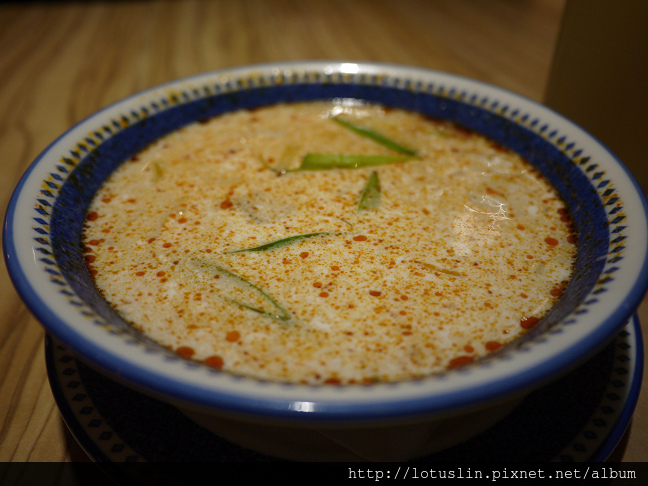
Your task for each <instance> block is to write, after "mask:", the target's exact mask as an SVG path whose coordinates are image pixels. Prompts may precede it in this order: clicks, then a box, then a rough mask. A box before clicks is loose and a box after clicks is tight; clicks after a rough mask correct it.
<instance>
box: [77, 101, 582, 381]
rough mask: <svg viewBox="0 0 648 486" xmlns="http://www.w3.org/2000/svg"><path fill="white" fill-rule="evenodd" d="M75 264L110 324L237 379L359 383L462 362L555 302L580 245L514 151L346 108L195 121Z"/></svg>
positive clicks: (109, 203) (135, 176)
mask: <svg viewBox="0 0 648 486" xmlns="http://www.w3.org/2000/svg"><path fill="white" fill-rule="evenodd" d="M83 245H84V252H85V259H86V264H87V267H88V270H89V272H90V274H91V275H92V277H93V279H94V281H95V283H96V285H97V287H98V288H99V290H100V291H101V292H102V294H103V296H104V297H105V298H106V300H107V301H108V302H109V303H110V304H111V305H112V306H113V307H114V308H115V310H116V311H117V312H118V313H119V314H120V315H121V316H123V318H124V319H125V320H126V321H128V322H130V323H131V324H132V325H133V326H134V327H135V328H137V329H138V330H139V331H141V332H142V333H144V334H146V335H147V336H149V337H151V338H152V339H153V340H155V341H157V342H159V343H161V344H162V345H164V346H167V347H168V348H170V349H173V350H175V351H176V352H178V353H179V354H181V355H183V356H185V357H188V358H191V359H195V360H198V361H201V362H204V363H206V364H208V365H210V366H213V367H216V368H219V369H222V370H226V371H228V372H231V373H235V374H241V375H247V376H252V377H256V378H260V379H268V380H278V381H287V382H298V383H312V384H319V383H346V384H348V383H372V382H384V381H398V380H405V379H411V378H416V377H421V376H426V375H429V374H432V373H437V372H440V371H443V370H446V369H448V368H452V367H456V366H461V365H465V364H467V363H470V362H471V361H473V360H475V359H478V358H480V357H483V356H485V355H487V354H488V353H490V352H493V351H495V350H497V349H498V348H500V347H502V346H504V345H506V344H507V343H510V342H512V341H513V340H515V339H516V338H518V337H519V336H521V335H522V334H523V333H525V332H526V331H528V329H530V328H532V327H533V326H534V325H536V323H537V322H538V321H539V319H541V318H542V317H543V316H544V315H545V314H546V313H547V312H548V311H549V310H550V309H551V307H552V306H553V305H554V304H555V303H556V302H557V300H558V299H559V298H560V295H561V293H562V291H563V289H564V288H565V286H566V285H567V283H568V282H569V279H570V277H571V274H572V270H573V265H574V259H575V254H576V236H575V235H574V234H573V229H572V225H571V223H570V219H569V214H568V213H567V210H566V207H565V204H564V202H563V201H562V200H561V198H560V197H559V196H558V194H557V193H556V192H555V190H554V189H553V187H552V186H551V185H550V184H549V183H548V182H547V181H546V180H545V179H544V178H543V177H542V176H541V175H540V174H539V173H538V172H537V171H536V170H535V169H534V168H533V167H532V166H531V165H530V164H528V163H527V162H526V161H524V160H523V159H522V158H520V157H519V156H518V155H517V154H515V153H514V152H512V151H510V150H508V149H506V148H504V147H502V146H500V145H498V144H496V143H494V142H493V141H491V140H489V139H487V138H484V137H482V136H481V135H478V134H476V133H472V132H469V131H466V130H465V129H463V128H461V127H459V126H456V125H454V124H452V123H449V122H446V121H439V120H433V119H429V118H427V117H425V116H422V115H420V114H417V113H413V112H408V111H404V110H400V109H391V108H387V107H383V106H377V105H371V104H365V103H361V102H359V101H356V100H337V101H336V102H324V101H322V102H307V103H293V104H278V105H274V106H269V107H263V108H259V109H255V110H240V111H236V112H232V113H227V114H224V115H221V116H218V117H214V118H211V119H209V120H204V121H201V122H196V123H193V124H191V125H188V126H186V127H184V128H182V129H180V130H178V131H176V132H173V133H171V134H169V135H167V136H165V137H164V138H162V139H160V140H158V141H156V142H155V143H154V144H152V145H151V146H149V147H147V148H146V149H145V150H143V151H142V152H141V153H138V154H137V155H135V156H133V157H132V158H131V159H130V160H129V161H126V162H124V163H123V164H122V165H121V166H120V167H119V168H118V169H117V170H116V171H115V172H114V173H113V174H112V175H111V176H110V178H109V179H108V180H106V182H105V183H104V184H103V186H102V187H101V188H100V190H99V191H98V193H97V195H96V197H95V199H94V200H93V202H92V204H91V207H90V208H89V211H88V214H87V218H86V223H85V227H84V235H83Z"/></svg>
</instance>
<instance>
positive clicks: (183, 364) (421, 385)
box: [3, 61, 648, 421]
mask: <svg viewBox="0 0 648 486" xmlns="http://www.w3.org/2000/svg"><path fill="white" fill-rule="evenodd" d="M310 73H319V74H325V75H326V76H339V77H340V79H342V78H345V77H351V79H356V78H354V76H361V75H365V76H384V78H385V79H388V80H391V81H394V82H395V83H397V84H398V83H402V82H406V83H409V82H411V81H418V82H429V83H432V84H434V85H435V88H434V89H444V90H446V91H445V92H448V93H449V95H450V96H457V94H459V95H461V93H462V92H466V93H469V94H478V95H479V96H481V97H482V98H481V99H480V100H479V101H478V103H481V105H480V106H482V107H485V108H486V109H493V110H499V108H498V107H501V106H503V105H511V106H513V107H515V108H516V111H517V114H510V113H511V112H510V111H509V112H508V114H507V116H511V117H515V121H516V123H521V124H524V125H525V126H527V127H537V126H538V123H537V121H538V120H541V122H542V123H546V124H547V125H549V126H550V127H552V128H553V129H554V130H553V132H552V134H550V135H548V136H547V137H545V138H548V141H549V142H550V143H554V144H558V145H561V146H562V147H563V148H565V147H569V143H568V142H569V141H570V140H571V141H572V142H573V144H575V147H576V149H578V150H583V151H585V152H586V153H592V154H594V155H595V157H596V159H597V163H599V164H602V165H604V168H605V171H606V173H610V174H611V177H610V179H611V180H612V181H613V183H614V184H615V186H616V189H617V192H620V194H621V198H622V200H623V204H624V207H623V209H624V212H625V216H626V218H628V219H630V220H631V221H632V225H630V224H628V226H629V227H630V228H631V230H629V231H628V233H627V235H626V237H627V239H626V242H628V243H632V245H634V246H632V245H630V244H628V246H627V247H625V248H624V249H623V252H624V258H625V261H624V262H622V263H621V264H619V263H617V264H616V265H615V266H617V267H619V266H620V267H622V271H623V272H624V273H623V276H624V278H623V279H621V280H620V279H617V282H618V285H619V290H618V291H616V290H614V291H613V292H607V293H603V294H602V295H600V296H598V297H597V298H598V299H599V302H597V303H595V304H593V307H592V309H594V310H595V313H596V315H595V316H593V314H594V312H586V313H584V314H583V315H579V316H577V318H576V319H577V320H578V321H579V326H567V327H561V329H560V330H559V332H558V334H559V335H560V338H559V339H560V341H559V342H557V341H556V339H557V338H555V336H554V334H553V333H548V334H546V335H545V336H543V337H542V339H541V340H539V342H538V343H536V344H537V345H534V346H531V347H530V348H529V349H525V350H524V352H521V353H516V354H515V355H514V356H511V355H508V356H507V357H506V358H505V359H502V360H499V361H498V363H503V364H501V365H497V366H493V365H492V363H489V362H487V361H485V362H484V363H482V364H479V365H478V366H469V367H466V368H460V369H456V370H452V371H451V372H449V373H448V374H441V375H438V376H431V377H427V378H424V379H422V380H411V381H404V382H398V383H388V384H376V385H371V386H366V385H345V386H342V387H335V386H313V385H296V384H278V383H271V382H263V381H259V380H256V379H253V378H246V377H239V376H235V375H230V374H227V373H222V372H217V371H214V370H211V369H208V368H207V367H205V366H202V365H198V364H196V363H193V362H190V361H187V360H184V359H181V358H178V359H171V358H169V357H168V356H161V355H158V354H156V353H152V354H151V353H148V352H147V351H146V350H145V352H144V353H133V352H132V351H133V348H134V346H132V344H133V343H131V342H128V343H126V344H125V341H127V339H128V338H126V339H125V338H124V337H123V336H116V335H113V334H110V333H106V332H105V330H104V329H103V328H102V327H101V326H87V317H83V316H79V315H77V314H78V310H76V312H77V313H76V314H75V313H74V312H73V311H74V310H75V309H76V308H75V307H74V305H70V300H69V299H67V298H61V294H60V293H56V292H54V291H53V288H52V285H51V284H50V285H49V286H48V285H47V283H44V281H43V280H42V277H43V264H42V263H41V262H40V260H39V258H37V251H36V249H35V248H36V247H35V244H34V235H33V226H34V223H33V219H34V217H33V214H32V213H33V209H34V205H35V204H34V200H35V199H37V194H38V193H39V190H40V189H39V188H40V187H41V186H42V183H43V181H44V180H46V179H47V177H48V174H50V173H51V172H52V170H53V166H54V165H55V164H56V163H58V160H59V158H60V157H61V154H62V153H68V151H69V150H70V148H71V147H75V146H78V143H79V141H81V140H83V139H84V137H87V134H88V133H90V132H92V130H93V129H97V127H99V126H101V125H102V124H105V123H107V121H108V120H111V119H112V120H114V119H117V118H118V117H119V116H120V115H121V116H124V114H128V113H130V112H132V109H133V107H134V106H144V105H146V104H147V103H148V104H149V105H150V103H151V102H152V101H155V100H164V99H167V98H165V96H168V95H169V93H170V92H174V93H177V92H178V91H182V90H191V89H194V88H192V87H196V86H204V85H206V84H207V83H212V84H213V83H216V84H217V85H219V86H223V87H224V89H225V90H227V89H228V88H227V86H230V87H231V86H232V83H235V82H236V81H238V80H248V81H249V80H251V79H257V77H258V76H261V77H265V78H264V79H269V78H271V77H272V76H279V77H282V76H283V77H284V78H283V79H286V78H285V77H290V76H297V77H300V76H303V78H300V79H302V80H304V79H305V80H306V82H315V83H317V82H318V81H317V80H315V81H312V80H310V81H309V78H308V76H309V75H310ZM341 82H344V81H341ZM399 86H401V85H400V84H399ZM447 86H449V87H450V90H449V91H448V90H447V88H446V87H447ZM232 89H234V90H236V89H237V88H236V87H234V88H232ZM147 106H148V105H147ZM161 110H164V108H161ZM529 115H530V116H529ZM534 130H536V131H537V128H534ZM565 140H566V141H565ZM75 144H76V145H75ZM576 149H567V148H565V150H572V151H575V150H576ZM629 209H630V211H628V210H629ZM27 214H30V215H31V217H27ZM647 214H648V204H647V202H646V198H645V196H644V194H643V192H642V190H641V189H640V186H639V184H638V183H637V182H636V181H635V180H634V178H633V176H632V175H631V174H630V172H629V171H628V169H627V168H626V167H625V166H624V165H623V163H622V162H621V161H620V160H619V159H618V158H617V157H616V156H615V155H614V154H612V153H611V152H610V151H609V150H608V149H607V148H606V147H605V146H604V145H603V144H601V143H600V142H599V141H598V140H596V139H595V138H594V137H592V136H591V135H590V134H589V133H587V132H586V131H585V130H583V129H582V128H580V127H578V126H577V125H575V124H573V123H572V122H570V121H569V120H567V119H566V118H564V117H563V116H562V115H560V114H558V113H556V112H554V111H553V110H551V109H549V108H547V107H545V106H543V105H541V104H540V103H538V102H535V101H532V100H529V99H527V98H525V97H523V96H520V95H517V94H515V93H512V92H510V91H507V90H504V89H502V88H499V87H495V86H492V85H490V84H487V83H484V82H482V81H476V80H472V79H468V78H465V77H462V76H457V75H454V74H449V73H444V72H440V71H435V70H431V69H426V68H420V67H411V66H405V65H399V64H387V63H375V62H363V61H290V62H283V63H265V64H254V65H250V66H240V67H234V68H227V69H221V70H216V71H211V72H208V73H202V74H198V75H194V76H189V77H185V78H181V79H178V80H174V81H170V82H167V83H164V84H160V85H158V86H154V87H152V88H148V89H146V90H143V91H141V92H138V93H135V94H133V95H130V96H128V97H126V98H123V99H121V100H118V101H116V102H114V103H112V104H110V105H108V106H107V107H105V108H103V109H101V110H99V111H97V112H95V113H94V114H92V115H90V116H88V117H87V118H85V119H84V120H82V121H80V122H79V123H77V124H75V125H74V126H72V127H71V128H69V129H68V130H66V131H65V132H64V133H63V134H61V135H60V136H59V137H58V138H57V139H56V140H54V141H53V142H52V143H51V144H50V145H49V146H48V147H47V148H45V149H44V150H43V151H42V152H41V154H40V155H39V156H38V157H37V158H36V159H35V160H34V161H33V162H32V163H31V164H30V166H29V167H28V168H27V169H26V171H25V173H24V174H23V176H22V177H21V179H20V181H19V182H18V184H17V186H16V188H15V190H14V192H13V194H12V196H11V198H10V201H9V204H8V206H7V211H6V215H5V222H4V233H3V249H4V258H5V262H6V265H7V269H8V271H9V275H10V277H11V280H12V282H13V284H14V287H15V288H16V290H17V291H18V293H19V295H20V297H21V298H22V300H23V301H24V302H25V304H26V305H27V307H28V309H29V310H30V311H31V312H32V313H33V314H34V316H35V317H36V318H37V319H38V320H39V321H40V322H41V323H42V324H43V325H44V327H45V328H46V329H47V331H48V332H49V333H51V334H52V335H54V336H56V338H57V339H59V340H60V341H61V342H63V343H64V344H66V345H67V346H69V347H70V348H71V349H73V350H75V352H76V353H77V354H78V355H79V357H80V358H81V359H82V360H83V361H84V362H88V364H90V365H92V366H94V367H98V368H99V369H101V370H102V371H104V372H106V373H108V374H110V375H111V376H113V377H114V378H116V379H119V380H121V381H123V382H124V383H126V384H129V385H130V386H133V387H135V388H138V389H140V390H142V391H146V392H148V393H150V394H153V395H156V396H158V397H161V398H164V399H165V400H168V401H171V402H174V403H178V404H182V405H183V406H185V405H188V406H191V407H197V408H204V409H208V410H219V411H221V412H223V413H234V414H244V415H250V416H256V417H267V418H272V419H289V420H295V419H298V420H309V421H312V420H318V421H322V420H323V421H328V420H334V421H340V420H354V421H358V420H374V419H380V420H382V419H385V418H403V417H412V416H416V415H426V416H429V415H431V414H439V413H447V412H448V411H457V410H458V409H460V408H470V407H478V406H483V405H484V404H487V403H491V402H494V401H498V400H502V399H504V398H505V397H511V396H514V395H518V394H521V393H525V392H527V391H529V390H530V389H531V388H534V387H537V386H540V385H541V384H544V383H546V382H547V381H548V380H551V379H553V378H555V377H557V376H559V375H561V374H562V373H565V372H566V371H568V370H569V369H572V368H573V367H574V366H577V365H578V364H580V363H582V362H583V361H584V360H586V359H587V358H589V357H590V356H592V355H593V354H594V353H595V352H596V351H598V350H599V349H600V348H601V347H602V346H604V345H605V344H606V343H607V342H608V341H609V340H610V339H611V338H612V337H613V336H614V335H615V331H617V330H618V329H620V328H621V327H622V326H623V325H624V324H625V322H626V321H627V320H628V319H629V318H630V316H631V315H633V314H634V312H635V310H636V308H637V307H638V305H639V303H640V302H641V300H642V298H643V296H644V294H645V293H646V289H647V288H648V243H647V242H648V229H647V228H648V224H647V216H646V215H647ZM631 262H632V263H631ZM606 268H609V266H608V264H607V263H606ZM39 279H40V280H39ZM613 294H614V295H613ZM618 294H621V295H618ZM610 303H614V306H613V307H614V309H613V310H612V311H610V310H609V308H608V309H606V304H607V305H609V304H610ZM84 323H86V324H84ZM588 325H589V326H590V327H589V328H586V327H587V326H588ZM84 326H85V327H84ZM575 329H577V331H575ZM548 358H550V359H548ZM450 377H451V378H452V380H450Z"/></svg>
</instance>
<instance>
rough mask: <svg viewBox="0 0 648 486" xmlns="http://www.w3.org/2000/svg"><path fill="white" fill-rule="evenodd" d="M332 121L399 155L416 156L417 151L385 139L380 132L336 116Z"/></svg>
mask: <svg viewBox="0 0 648 486" xmlns="http://www.w3.org/2000/svg"><path fill="white" fill-rule="evenodd" d="M331 119H332V120H333V121H334V122H336V123H338V124H340V125H342V126H343V127H344V128H347V129H349V130H351V131H353V132H355V133H357V134H358V135H361V136H363V137H366V138H370V139H371V140H373V141H374V142H377V143H379V144H380V145H382V146H383V147H387V148H389V149H391V150H394V151H396V152H398V153H401V154H405V155H411V156H414V155H416V151H414V150H412V149H410V148H407V147H403V146H402V145H400V144H399V143H397V142H394V141H393V140H391V139H389V138H387V137H385V136H384V135H382V134H380V133H378V132H375V131H373V130H370V129H368V128H365V127H362V126H360V125H356V124H354V123H351V122H348V121H346V120H342V119H341V118H339V117H337V116H334V117H333V118H331Z"/></svg>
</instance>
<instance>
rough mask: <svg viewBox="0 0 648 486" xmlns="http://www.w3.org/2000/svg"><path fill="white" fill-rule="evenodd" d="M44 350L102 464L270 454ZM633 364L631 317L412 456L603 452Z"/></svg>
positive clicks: (79, 433) (621, 426) (64, 400)
mask: <svg viewBox="0 0 648 486" xmlns="http://www.w3.org/2000/svg"><path fill="white" fill-rule="evenodd" d="M45 351H46V361H47V370H48V375H49V379H50V384H51V387H52V391H53V393H54V397H55V400H56V403H57V405H58V407H59V409H60V411H61V414H62V417H63V420H64V421H65V423H66V424H67V426H68V428H69V429H70V431H71V433H72V435H73V436H74V437H75V439H76V440H77V441H78V442H79V444H80V445H81V447H82V448H83V449H84V450H85V451H86V452H87V454H88V455H89V456H90V458H91V459H92V460H93V461H95V462H98V463H103V466H105V467H106V468H107V470H108V471H109V472H110V464H111V463H112V464H114V463H118V462H138V461H146V462H170V461H174V462H178V461H182V462H186V461H199V462H241V461H262V462H273V461H279V460H278V459H275V458H272V457H268V456H266V455H262V454H259V453H256V452H254V451H251V450H247V449H245V448H242V447H240V446H237V445H235V444H232V443H231V442H228V441H226V440H224V439H222V438H220V437H218V436H215V435H214V434H212V433H210V432H208V431H207V430H205V429H203V428H202V427H200V426H199V425H197V424H195V423H194V422H193V421H191V420H189V419H188V418H187V417H186V416H185V415H183V414H182V413H181V412H180V411H178V410H177V409H176V408H174V407H173V406H170V405H169V404H166V403H164V402H161V401H158V400H155V399H153V398H150V397H149V396H146V395H142V394H140V393H137V392H135V391H133V390H131V389H129V388H126V387H124V386H123V385H120V384H118V383H116V382H115V381H113V380H111V379H109V378H107V377H106V376H104V375H102V374H100V373H98V372H96V371H95V370H94V369H92V368H89V367H87V366H86V365H84V364H83V363H82V362H81V361H79V360H78V359H77V358H76V357H75V355H74V354H73V353H72V352H71V351H70V350H69V349H68V348H66V347H65V346H63V345H61V344H60V343H59V342H57V341H55V340H54V339H53V338H51V337H49V336H48V337H47V339H46V347H45ZM642 373H643V347H642V339H641V328H640V325H639V320H638V318H637V317H634V318H633V319H631V320H630V321H629V322H628V323H627V324H626V326H625V327H624V328H623V329H622V330H621V332H620V333H619V334H618V335H617V336H616V338H615V339H614V340H613V341H612V342H611V343H609V344H608V345H607V346H606V347H605V348H604V349H603V350H602V351H601V352H599V353H598V354H597V355H596V356H595V357H594V358H592V359H590V360H589V361H588V362H586V363H585V364H583V365H582V366H580V367H579V368H577V369H575V370H574V371H572V372H570V373H569V374H567V375H565V376H563V377H562V378H560V379H558V380H557V381H555V382H553V383H551V384H549V385H547V386H545V387H543V388H541V389H538V390H536V391H534V392H533V393H531V394H530V395H528V397H527V398H526V399H525V400H524V401H523V402H522V403H521V404H520V405H519V406H518V408H516V409H515V410H514V411H513V412H512V413H511V414H510V415H509V416H507V417H506V418H505V419H503V420H502V421H500V422H499V423H497V424H496V425H495V426H493V427H492V428H490V429H489V430H487V431H486V432H484V433H482V434H480V435H478V436H477V437H474V438H473V439H471V440H469V441H467V442H464V443H462V444H460V445H458V446H455V447H452V448H450V449H447V450H444V451H442V452H439V453H436V454H433V455H430V456H426V457H423V458H420V459H417V460H415V461H413V463H420V462H431V461H434V462H436V463H439V462H458V461H461V462H464V463H465V462H466V460H469V461H501V460H502V458H505V459H506V460H507V461H514V462H517V461H542V462H545V461H559V462H583V461H595V462H596V461H605V460H606V459H607V458H608V457H609V455H610V454H611V453H612V452H613V451H614V449H615V447H616V446H617V445H618V443H619V441H620V440H621V438H622V437H623V434H624V433H625V430H626V428H627V426H628V424H629V423H630V419H631V417H632V414H633V412H634V409H635V406H636V403H637V399H638V397H639V390H640V388H641V381H642Z"/></svg>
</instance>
